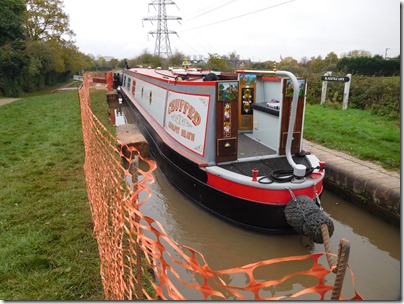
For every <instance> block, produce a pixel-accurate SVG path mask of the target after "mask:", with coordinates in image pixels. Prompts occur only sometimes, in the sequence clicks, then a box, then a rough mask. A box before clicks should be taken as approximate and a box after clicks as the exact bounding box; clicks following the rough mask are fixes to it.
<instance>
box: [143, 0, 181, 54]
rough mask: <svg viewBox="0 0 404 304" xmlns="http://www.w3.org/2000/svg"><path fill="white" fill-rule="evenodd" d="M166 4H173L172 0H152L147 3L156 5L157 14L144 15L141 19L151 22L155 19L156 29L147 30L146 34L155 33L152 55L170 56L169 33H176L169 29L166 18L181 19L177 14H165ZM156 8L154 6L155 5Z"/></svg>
mask: <svg viewBox="0 0 404 304" xmlns="http://www.w3.org/2000/svg"><path fill="white" fill-rule="evenodd" d="M167 4H175V2H174V1H171V0H153V1H152V2H150V3H149V5H153V6H156V5H157V12H158V14H157V16H151V17H145V18H143V19H142V20H143V21H150V22H152V23H153V20H157V30H155V31H149V32H148V34H151V35H152V36H153V35H154V34H155V35H156V43H155V45H154V55H158V56H161V57H166V58H168V57H170V56H172V52H171V45H170V37H169V35H170V34H176V35H177V36H178V34H177V32H175V31H170V30H169V29H168V26H167V20H177V21H178V22H179V20H182V18H181V17H178V16H167V14H166V5H167ZM155 8H156V7H155Z"/></svg>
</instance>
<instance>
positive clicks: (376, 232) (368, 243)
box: [115, 107, 401, 300]
mask: <svg viewBox="0 0 404 304" xmlns="http://www.w3.org/2000/svg"><path fill="white" fill-rule="evenodd" d="M125 111H127V108H125V107H121V108H120V110H119V111H117V112H115V115H116V120H115V123H116V124H118V123H121V122H122V123H128V122H129V123H131V122H130V119H128V118H127V117H129V118H130V116H129V115H126V114H125ZM155 179H156V182H155V183H154V184H152V185H151V191H152V197H151V199H150V200H149V201H148V202H147V203H146V204H145V205H143V206H142V207H141V211H142V213H144V214H145V215H147V216H150V217H152V218H154V219H156V220H157V221H159V222H160V223H161V224H162V225H163V227H164V228H165V230H166V232H167V234H168V235H169V236H170V237H171V238H172V239H173V240H174V241H176V242H177V243H179V244H184V245H187V246H190V247H192V248H194V249H195V250H197V251H199V252H201V253H202V254H203V255H204V257H205V259H206V261H207V263H208V264H209V266H210V268H212V269H214V270H221V269H227V268H232V267H239V266H242V265H246V264H250V263H254V262H258V261H262V260H267V259H272V258H279V257H285V256H297V255H306V254H309V253H312V252H324V247H323V245H321V244H314V245H312V246H306V245H307V243H306V242H302V239H301V238H300V237H299V236H298V235H284V236H279V235H276V236H273V235H265V234H261V233H257V232H252V231H248V230H245V229H242V228H239V227H236V226H234V225H231V224H229V223H227V222H224V221H222V220H220V219H219V218H217V217H216V216H213V215H211V214H210V213H208V212H206V211H204V210H203V209H201V208H200V207H198V206H196V205H195V204H193V203H192V202H191V201H189V200H188V199H187V198H186V197H184V196H183V195H182V194H181V193H179V192H178V191H177V190H176V189H174V188H173V186H172V185H171V184H170V183H168V181H167V180H166V178H165V177H164V176H163V175H162V173H161V172H160V170H158V169H157V170H156V171H155ZM322 205H323V207H324V210H325V211H326V213H327V215H328V216H329V217H330V218H331V219H332V220H333V222H334V226H335V231H334V235H333V236H332V238H331V246H332V248H333V252H335V253H337V251H338V245H339V241H340V240H341V239H342V238H345V239H347V240H349V241H350V244H351V253H350V259H349V265H350V267H351V268H352V270H353V272H354V274H355V283H356V290H357V291H358V292H359V293H360V294H361V295H362V296H363V297H364V299H365V300H397V299H398V298H400V295H401V294H400V292H401V272H400V267H401V264H400V257H401V238H400V230H399V229H397V228H396V227H394V226H392V225H390V224H388V223H385V222H383V221H382V220H380V219H378V218H376V217H375V216H373V215H371V214H368V213H367V212H366V211H364V210H363V209H361V208H359V207H358V206H355V205H353V204H351V203H349V202H346V201H344V200H342V199H341V198H339V197H338V196H336V195H334V194H332V193H330V192H328V191H324V192H323V195H322ZM323 262H324V263H323V264H324V265H326V263H327V262H326V261H325V258H324V261H323ZM284 267H285V268H283V267H282V265H280V266H279V267H278V268H276V267H275V268H276V269H272V270H271V271H269V270H268V271H264V272H262V273H261V272H260V273H258V274H257V275H258V277H260V278H261V277H262V279H263V280H264V279H268V275H269V274H270V273H284V272H285V271H286V272H287V273H292V272H297V271H299V269H298V268H297V267H296V266H294V265H291V266H290V265H289V266H284ZM349 275H350V274H349V271H347V276H346V279H345V283H344V288H343V293H342V295H343V296H344V297H349V296H352V286H351V285H350V284H349V282H350V281H351V280H350V277H349ZM181 276H183V279H187V280H190V281H192V280H197V281H198V282H199V279H198V278H197V277H195V274H191V273H187V272H186V271H183V272H181ZM381 278H382V279H381ZM311 279H312V278H310V277H306V278H305V279H299V280H298V281H294V280H291V281H289V282H286V285H285V286H283V287H282V288H284V290H280V288H281V287H277V288H278V289H279V290H276V291H277V292H279V291H281V292H285V294H290V293H292V292H295V291H297V290H301V289H302V286H305V287H306V285H308V284H309V283H311V282H310V280H311ZM333 279H334V277H333V278H332V280H333ZM229 280H231V281H232V283H237V284H245V280H246V278H243V277H242V276H239V277H231V278H230V277H229ZM330 280H331V279H330ZM328 283H329V284H331V285H332V283H333V281H330V282H328ZM262 292H267V293H268V294H266V296H271V294H272V293H273V292H275V290H274V288H268V290H265V291H262ZM197 294H198V292H195V291H192V290H186V291H184V295H186V296H187V297H188V298H189V299H200V297H199V296H200V295H197ZM277 295H279V294H278V293H277ZM229 298H231V296H230V295H229ZM311 299H312V298H311Z"/></svg>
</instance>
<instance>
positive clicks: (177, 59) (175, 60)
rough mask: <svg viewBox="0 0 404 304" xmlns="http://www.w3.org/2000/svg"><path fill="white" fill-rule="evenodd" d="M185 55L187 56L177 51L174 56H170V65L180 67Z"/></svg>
mask: <svg viewBox="0 0 404 304" xmlns="http://www.w3.org/2000/svg"><path fill="white" fill-rule="evenodd" d="M185 57H186V56H185V55H184V54H183V53H180V52H178V51H176V52H175V53H174V54H173V55H172V56H170V57H169V58H168V66H172V67H180V66H181V65H182V61H183V60H184V58H185Z"/></svg>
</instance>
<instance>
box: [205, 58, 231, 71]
mask: <svg viewBox="0 0 404 304" xmlns="http://www.w3.org/2000/svg"><path fill="white" fill-rule="evenodd" d="M206 68H207V69H209V70H214V71H224V72H227V71H230V68H229V65H228V64H227V61H226V60H225V59H223V58H222V57H220V56H219V55H218V54H209V59H208V63H207V64H206Z"/></svg>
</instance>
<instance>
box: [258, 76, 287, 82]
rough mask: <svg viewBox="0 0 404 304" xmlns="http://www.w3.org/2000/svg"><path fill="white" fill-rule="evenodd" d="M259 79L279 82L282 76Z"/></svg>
mask: <svg viewBox="0 0 404 304" xmlns="http://www.w3.org/2000/svg"><path fill="white" fill-rule="evenodd" d="M261 80H263V81H273V82H281V81H282V78H280V77H262V78H261Z"/></svg>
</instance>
